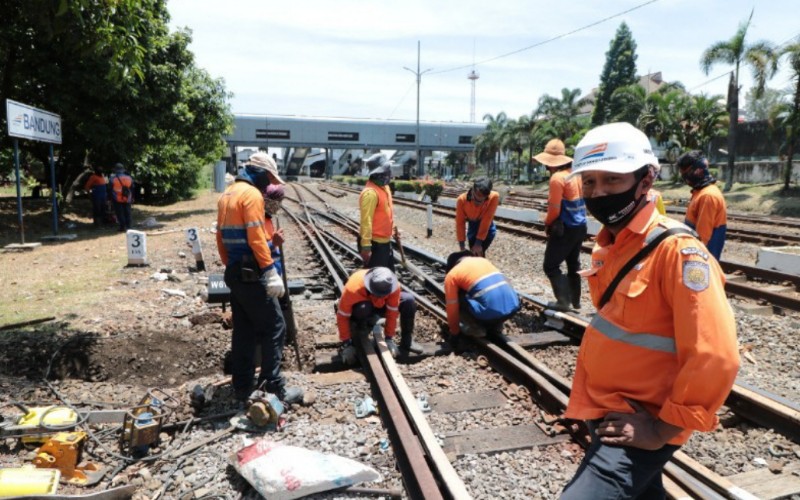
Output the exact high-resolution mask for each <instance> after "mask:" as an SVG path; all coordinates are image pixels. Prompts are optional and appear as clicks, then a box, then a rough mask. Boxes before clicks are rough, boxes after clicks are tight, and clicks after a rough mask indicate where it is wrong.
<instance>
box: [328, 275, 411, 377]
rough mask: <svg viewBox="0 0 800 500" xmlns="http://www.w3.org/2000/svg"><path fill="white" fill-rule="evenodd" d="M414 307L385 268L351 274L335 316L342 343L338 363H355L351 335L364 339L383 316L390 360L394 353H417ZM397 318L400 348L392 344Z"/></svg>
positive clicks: (408, 295)
mask: <svg viewBox="0 0 800 500" xmlns="http://www.w3.org/2000/svg"><path fill="white" fill-rule="evenodd" d="M416 312H417V304H416V302H414V296H412V295H411V294H410V293H407V292H402V291H400V284H399V283H398V282H397V277H396V276H395V275H394V273H393V272H392V271H390V270H389V269H388V268H385V267H373V268H372V269H359V270H358V271H356V272H354V273H353V274H352V275H351V276H350V278H349V279H348V280H347V283H346V284H345V286H344V290H343V291H342V297H341V298H340V299H339V308H338V311H337V312H336V326H337V327H338V329H339V340H341V341H342V353H341V355H342V361H343V362H344V363H345V364H347V365H352V364H355V363H356V349H355V346H354V345H353V342H352V336H353V335H366V334H368V333H369V331H370V330H371V329H372V327H373V326H375V324H376V323H377V322H378V319H379V317H380V316H383V317H384V319H385V323H384V325H383V335H384V337H385V338H386V347H388V348H389V352H391V353H392V356H394V357H397V355H398V353H401V354H404V355H408V353H409V352H414V353H421V352H422V346H420V345H419V344H418V343H416V342H414V340H413V335H414V315H415V314H416ZM398 315H399V316H400V348H399V349H398V347H397V344H395V342H394V331H395V328H396V327H397V316H398Z"/></svg>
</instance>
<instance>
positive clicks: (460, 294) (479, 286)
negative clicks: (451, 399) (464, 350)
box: [444, 250, 521, 349]
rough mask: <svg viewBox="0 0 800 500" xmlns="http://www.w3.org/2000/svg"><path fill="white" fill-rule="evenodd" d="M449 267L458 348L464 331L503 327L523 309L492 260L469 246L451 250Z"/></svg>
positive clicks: (451, 321)
mask: <svg viewBox="0 0 800 500" xmlns="http://www.w3.org/2000/svg"><path fill="white" fill-rule="evenodd" d="M446 269H447V275H446V276H445V278H444V292H445V299H446V301H447V325H448V327H449V328H450V339H449V340H450V345H451V346H452V347H453V348H454V349H457V348H458V344H459V339H460V338H461V337H460V336H459V335H460V334H461V333H464V334H466V335H471V336H483V335H485V334H486V331H499V330H500V328H501V327H502V325H503V322H504V321H505V320H507V319H509V318H511V317H512V316H513V315H514V314H516V313H517V311H519V310H520V307H521V305H520V302H519V295H517V292H516V291H515V290H514V288H513V287H512V286H511V283H509V282H508V280H507V279H506V277H505V276H504V275H503V273H501V272H500V271H499V270H498V269H497V268H496V267H494V265H493V264H492V263H491V262H489V260H487V259H485V258H483V257H473V256H472V253H471V252H470V251H469V250H465V251H463V252H456V253H453V254H450V256H449V257H448V258H447V268H446ZM462 312H463V313H464V315H463V317H461V316H460V313H462ZM462 324H463V326H462ZM462 329H464V330H465V331H463V332H462Z"/></svg>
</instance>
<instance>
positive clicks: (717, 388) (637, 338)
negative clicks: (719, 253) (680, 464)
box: [561, 123, 739, 500]
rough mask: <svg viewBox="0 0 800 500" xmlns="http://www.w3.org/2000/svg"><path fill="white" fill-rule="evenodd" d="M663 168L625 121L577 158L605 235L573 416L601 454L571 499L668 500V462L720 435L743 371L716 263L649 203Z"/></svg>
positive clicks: (584, 470) (593, 452) (579, 478)
mask: <svg viewBox="0 0 800 500" xmlns="http://www.w3.org/2000/svg"><path fill="white" fill-rule="evenodd" d="M657 164H658V160H657V159H656V157H655V155H654V154H653V152H652V149H651V146H650V142H649V140H648V138H647V136H646V135H645V134H643V133H642V132H640V131H639V130H637V129H636V128H635V127H633V126H632V125H630V124H628V123H612V124H607V125H602V126H600V127H596V128H594V129H592V130H590V131H589V132H588V133H587V134H586V135H585V136H584V138H583V139H582V140H581V141H580V142H579V143H578V145H577V147H576V149H575V161H574V166H573V174H579V175H580V176H581V182H582V185H583V195H584V201H585V202H586V208H587V209H588V210H589V212H590V213H591V214H592V215H594V216H595V217H596V218H597V220H598V221H600V222H601V223H602V224H603V225H604V227H603V229H602V230H601V231H600V232H599V234H598V235H597V243H596V245H595V248H594V251H593V252H592V267H591V269H588V270H586V271H582V272H581V274H583V275H584V276H585V277H586V278H587V280H588V282H589V290H590V292H591V296H592V301H593V302H594V304H595V307H596V309H597V314H596V315H595V316H594V318H593V319H592V321H591V324H590V325H589V326H588V327H587V328H586V331H585V333H584V336H583V340H582V342H581V346H580V350H579V352H578V359H577V365H576V368H575V377H574V379H573V381H572V393H571V394H570V398H569V405H568V407H567V411H566V413H565V416H566V417H567V418H573V419H582V420H586V421H587V423H588V426H589V429H590V431H591V433H592V444H591V447H590V448H589V450H588V451H587V452H586V455H585V457H584V459H583V462H582V464H581V465H580V467H579V468H578V471H577V473H576V475H575V477H574V478H573V479H572V480H571V481H570V482H569V484H568V485H567V486H566V487H565V489H564V491H563V493H562V495H561V498H562V499H567V500H572V499H585V498H664V497H665V491H664V488H663V485H662V484H661V476H662V474H661V472H662V470H663V466H664V464H665V463H666V462H667V461H668V460H669V459H670V457H671V456H672V455H673V454H674V453H675V451H677V450H678V449H679V448H680V446H681V445H682V444H684V443H685V442H686V441H687V440H688V439H689V436H690V435H691V434H692V432H693V431H706V432H707V431H712V430H714V429H715V427H716V426H717V424H718V419H717V417H716V411H717V410H718V409H719V408H720V406H721V405H722V404H723V402H724V401H725V399H726V398H727V396H728V393H729V392H730V389H731V387H732V386H733V383H734V379H735V378H736V373H737V371H738V368H739V353H738V349H737V340H736V323H735V320H734V316H733V312H732V310H731V307H730V305H729V304H728V300H727V298H726V296H725V278H724V275H723V273H722V270H721V269H720V267H719V264H718V263H717V261H716V260H715V259H712V258H710V256H709V255H708V252H707V251H706V248H705V247H704V246H703V244H702V243H701V242H699V241H698V240H697V239H696V238H695V237H694V236H693V233H692V231H691V230H690V229H689V228H687V227H686V226H684V225H682V224H680V223H679V222H676V221H674V220H671V219H669V218H667V217H665V216H662V215H660V214H658V212H657V211H656V207H655V205H654V204H653V203H650V202H648V201H647V192H648V190H649V189H650V187H651V185H652V182H653V176H652V172H651V170H650V169H649V165H657ZM659 237H661V238H659ZM643 249H647V250H648V252H649V253H646V255H644V256H643V257H641V258H640V259H639V260H636V261H633V260H632V257H633V256H634V255H636V254H638V253H639V252H640V251H642V250H643ZM626 264H627V265H626Z"/></svg>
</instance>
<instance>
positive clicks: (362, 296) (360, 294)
mask: <svg viewBox="0 0 800 500" xmlns="http://www.w3.org/2000/svg"><path fill="white" fill-rule="evenodd" d="M367 271H369V269H359V270H358V271H356V272H354V273H353V274H352V275H350V278H349V279H348V280H347V283H346V284H345V285H344V290H342V297H341V298H340V299H339V308H338V310H337V311H336V326H337V327H338V329H339V340H341V341H342V342H344V341H345V340H348V339H350V316H352V314H353V306H355V305H356V304H358V303H359V302H367V301H370V302H372V306H373V307H374V308H375V309H381V308H382V307H386V318H385V319H386V322H385V323H384V325H383V335H384V337H386V338H387V339H390V338H392V337H394V330H395V328H396V327H397V316H398V315H399V314H400V286H399V285H398V286H397V288H396V289H395V290H393V291H392V293H390V294H389V295H387V296H385V297H375V296H374V295H370V293H369V292H368V291H367V287H365V286H364V275H365V274H367Z"/></svg>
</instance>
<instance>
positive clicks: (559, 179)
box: [544, 168, 586, 227]
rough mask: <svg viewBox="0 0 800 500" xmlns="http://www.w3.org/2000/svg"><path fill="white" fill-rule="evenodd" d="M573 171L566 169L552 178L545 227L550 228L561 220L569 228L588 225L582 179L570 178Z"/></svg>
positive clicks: (557, 172)
mask: <svg viewBox="0 0 800 500" xmlns="http://www.w3.org/2000/svg"><path fill="white" fill-rule="evenodd" d="M571 173H572V169H570V168H565V169H563V170H558V171H556V172H555V173H554V174H553V175H551V176H550V189H549V192H548V194H547V217H546V218H545V220H544V223H545V225H547V226H549V225H551V224H552V223H554V222H555V221H556V219H561V222H563V223H564V225H565V226H567V227H578V226H584V225H586V205H585V204H584V202H583V187H582V186H581V179H580V177H579V176H575V177H573V178H571V179H569V178H568V176H569V175H570V174H571Z"/></svg>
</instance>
